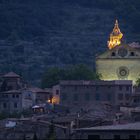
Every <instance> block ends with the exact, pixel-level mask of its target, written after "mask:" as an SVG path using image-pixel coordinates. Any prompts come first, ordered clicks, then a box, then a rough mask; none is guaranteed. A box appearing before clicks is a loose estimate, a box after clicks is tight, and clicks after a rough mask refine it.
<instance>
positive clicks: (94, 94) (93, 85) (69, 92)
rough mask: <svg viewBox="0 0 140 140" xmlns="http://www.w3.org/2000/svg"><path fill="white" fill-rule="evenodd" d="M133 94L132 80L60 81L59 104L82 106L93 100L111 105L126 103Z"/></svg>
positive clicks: (93, 101)
mask: <svg viewBox="0 0 140 140" xmlns="http://www.w3.org/2000/svg"><path fill="white" fill-rule="evenodd" d="M132 94H133V85H132V81H129V80H127V81H126V80H116V81H115V80H114V81H103V80H101V81H100V80H98V81H84V80H81V81H61V82H60V104H62V105H65V106H69V107H71V106H79V107H82V106H83V107H84V106H87V105H89V104H93V103H95V102H100V103H108V104H111V105H113V106H120V105H128V104H129V100H130V97H131V96H132Z"/></svg>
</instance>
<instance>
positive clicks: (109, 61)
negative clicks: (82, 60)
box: [96, 23, 140, 83]
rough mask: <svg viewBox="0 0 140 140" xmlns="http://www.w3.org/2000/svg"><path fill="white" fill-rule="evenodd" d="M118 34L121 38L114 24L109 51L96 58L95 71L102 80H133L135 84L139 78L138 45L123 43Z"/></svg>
mask: <svg viewBox="0 0 140 140" xmlns="http://www.w3.org/2000/svg"><path fill="white" fill-rule="evenodd" d="M120 34H121V36H122V33H121V32H120V29H119V27H118V23H116V24H115V27H114V29H113V32H112V33H111V36H110V41H109V43H110V44H109V46H108V47H109V49H108V50H107V51H105V52H104V53H103V54H100V55H98V56H97V57H96V71H97V73H99V74H101V79H102V80H133V83H135V82H136V80H137V78H138V77H139V76H140V63H139V62H140V45H138V44H136V43H135V44H134V43H132V44H129V45H128V44H125V43H123V42H122V41H121V39H120V37H118V36H119V35H120ZM116 37H117V38H116ZM115 42H116V43H115ZM112 43H113V44H112ZM114 43H115V44H114ZM110 45H111V46H110Z"/></svg>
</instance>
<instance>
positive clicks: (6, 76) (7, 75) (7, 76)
mask: <svg viewBox="0 0 140 140" xmlns="http://www.w3.org/2000/svg"><path fill="white" fill-rule="evenodd" d="M3 77H5V78H9V77H16V78H20V76H19V75H18V74H16V73H14V72H9V73H7V74H5V75H4V76H3Z"/></svg>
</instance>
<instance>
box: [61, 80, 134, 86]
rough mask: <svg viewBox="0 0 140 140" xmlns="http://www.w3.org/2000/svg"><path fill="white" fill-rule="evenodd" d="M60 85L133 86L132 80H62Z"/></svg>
mask: <svg viewBox="0 0 140 140" xmlns="http://www.w3.org/2000/svg"><path fill="white" fill-rule="evenodd" d="M60 85H132V81H131V80H113V81H104V80H89V81H88V80H87V81H86V80H62V81H60Z"/></svg>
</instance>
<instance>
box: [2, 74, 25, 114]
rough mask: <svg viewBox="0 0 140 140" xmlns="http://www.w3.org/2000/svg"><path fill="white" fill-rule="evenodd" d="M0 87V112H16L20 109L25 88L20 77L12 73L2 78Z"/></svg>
mask: <svg viewBox="0 0 140 140" xmlns="http://www.w3.org/2000/svg"><path fill="white" fill-rule="evenodd" d="M2 79H3V81H2V84H1V87H0V112H9V113H10V112H17V111H21V109H22V92H21V89H22V88H23V87H24V86H25V85H24V83H23V82H22V80H21V77H20V76H19V75H17V74H16V73H14V72H9V73H7V74H6V75H4V76H2Z"/></svg>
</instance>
